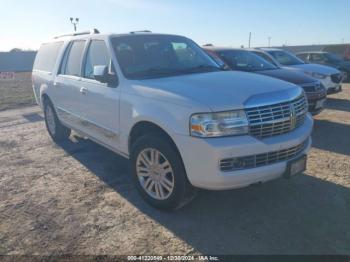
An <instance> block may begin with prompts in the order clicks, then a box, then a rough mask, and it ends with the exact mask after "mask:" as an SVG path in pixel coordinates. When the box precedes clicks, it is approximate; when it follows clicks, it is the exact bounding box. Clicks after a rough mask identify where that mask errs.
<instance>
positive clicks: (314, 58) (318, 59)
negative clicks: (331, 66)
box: [311, 54, 324, 62]
mask: <svg viewBox="0 0 350 262" xmlns="http://www.w3.org/2000/svg"><path fill="white" fill-rule="evenodd" d="M311 59H312V61H316V62H322V61H323V60H324V57H323V55H322V54H312V55H311Z"/></svg>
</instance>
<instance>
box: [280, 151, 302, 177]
mask: <svg viewBox="0 0 350 262" xmlns="http://www.w3.org/2000/svg"><path fill="white" fill-rule="evenodd" d="M306 162H307V157H306V155H302V156H301V157H299V158H297V159H294V160H291V161H289V162H288V163H287V170H286V172H285V175H284V176H285V177H286V178H291V177H293V176H296V175H298V174H300V173H302V172H304V171H305V170H306Z"/></svg>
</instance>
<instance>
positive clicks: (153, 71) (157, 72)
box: [129, 67, 180, 77]
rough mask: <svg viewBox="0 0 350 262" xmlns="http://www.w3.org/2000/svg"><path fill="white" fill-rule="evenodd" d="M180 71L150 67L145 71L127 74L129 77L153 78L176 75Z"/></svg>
mask: <svg viewBox="0 0 350 262" xmlns="http://www.w3.org/2000/svg"><path fill="white" fill-rule="evenodd" d="M178 73H180V71H178V70H176V69H174V68H162V67H151V68H148V69H146V70H142V71H137V72H133V73H129V76H131V77H154V76H158V75H172V74H178Z"/></svg>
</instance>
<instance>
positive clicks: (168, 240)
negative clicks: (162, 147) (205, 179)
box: [0, 85, 350, 255]
mask: <svg viewBox="0 0 350 262" xmlns="http://www.w3.org/2000/svg"><path fill="white" fill-rule="evenodd" d="M327 107H328V109H327V110H325V111H324V112H322V113H321V114H320V115H319V116H317V117H316V118H315V129H314V133H313V139H314V143H313V148H312V151H311V154H310V157H309V162H308V169H307V172H305V174H303V175H300V176H298V177H295V178H293V179H291V180H285V179H278V180H275V181H272V182H269V183H265V184H263V185H260V186H252V187H248V188H245V189H239V190H233V191H223V192H209V191H201V192H200V194H199V195H198V197H197V198H196V199H195V200H194V201H193V202H192V203H191V204H190V205H188V206H186V207H185V208H184V209H182V210H179V211H177V212H174V213H164V212H161V211H158V210H155V209H153V208H151V207H149V206H148V205H147V204H145V203H144V202H143V201H142V200H141V199H140V197H139V196H138V194H137V192H136V190H135V189H134V188H133V185H132V183H131V179H130V172H129V168H128V162H127V161H126V160H125V159H123V158H121V157H119V156H117V155H115V154H114V153H112V152H110V151H108V150H106V149H104V148H102V147H101V146H99V145H97V144H95V143H93V142H91V141H89V140H84V139H81V138H79V137H77V136H72V141H70V142H68V143H65V144H63V145H61V146H57V145H55V144H54V143H53V142H52V141H51V139H50V138H49V136H48V134H47V132H46V130H45V128H44V123H43V121H42V114H41V113H40V111H39V109H38V107H29V108H28V107H27V108H22V109H17V110H7V111H3V112H0V199H1V202H0V254H36V255H52V254H93V255H96V254H199V253H206V254H208V253H211V254H350V223H349V221H350V220H349V217H350V178H349V173H350V137H349V135H350V85H346V86H345V88H344V91H343V92H342V93H340V94H336V95H331V96H330V97H329V101H328V106H327Z"/></svg>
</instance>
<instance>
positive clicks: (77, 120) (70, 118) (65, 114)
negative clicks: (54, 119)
mask: <svg viewBox="0 0 350 262" xmlns="http://www.w3.org/2000/svg"><path fill="white" fill-rule="evenodd" d="M57 114H58V116H59V117H60V118H61V119H62V120H63V121H64V122H68V123H72V124H73V125H76V126H84V127H85V128H86V129H87V130H91V131H95V132H96V133H100V134H102V135H103V136H105V137H106V138H108V139H117V137H118V133H116V132H115V131H113V130H110V129H108V128H106V127H103V126H100V125H98V124H96V123H94V122H92V121H90V120H87V119H84V118H82V117H81V116H78V115H76V114H74V113H72V112H69V111H67V110H65V109H63V108H61V107H57Z"/></svg>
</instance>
